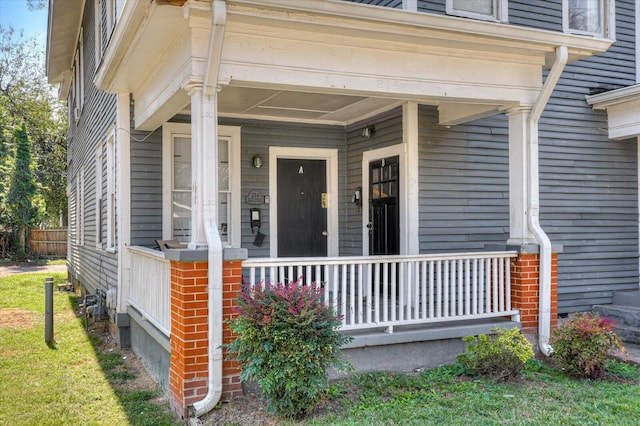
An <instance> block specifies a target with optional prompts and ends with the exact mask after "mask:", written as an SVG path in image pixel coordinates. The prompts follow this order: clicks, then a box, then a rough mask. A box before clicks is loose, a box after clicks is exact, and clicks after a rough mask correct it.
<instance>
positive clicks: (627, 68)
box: [539, 0, 638, 313]
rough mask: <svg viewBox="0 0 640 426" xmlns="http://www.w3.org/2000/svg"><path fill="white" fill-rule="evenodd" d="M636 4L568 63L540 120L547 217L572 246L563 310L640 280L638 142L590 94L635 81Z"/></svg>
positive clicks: (554, 232)
mask: <svg viewBox="0 0 640 426" xmlns="http://www.w3.org/2000/svg"><path fill="white" fill-rule="evenodd" d="M634 8H635V4H634V2H633V1H631V0H626V1H625V0H617V1H616V15H617V23H616V38H617V42H616V43H615V44H614V45H613V46H612V47H611V48H610V49H609V50H608V51H607V52H606V53H604V54H601V55H598V56H595V57H592V58H588V59H585V60H581V61H578V62H575V63H572V64H569V65H568V66H567V67H566V69H565V72H564V73H563V74H562V78H561V79H560V81H559V83H558V85H557V87H556V90H555V92H554V93H553V96H552V98H551V99H550V101H549V104H548V106H547V107H546V109H545V111H544V113H543V115H542V118H541V120H540V132H539V134H540V173H541V181H540V192H541V194H540V204H541V215H540V216H541V223H542V227H543V228H544V229H545V231H546V232H547V233H548V234H549V237H550V238H551V241H552V242H554V243H557V244H561V245H562V246H563V248H564V250H563V252H562V253H561V254H560V255H559V256H558V281H559V288H558V303H559V312H560V313H567V312H572V311H578V310H580V311H584V310H588V309H590V307H591V306H592V305H593V304H597V303H611V298H612V294H613V292H614V291H618V290H629V289H637V288H638V168H637V167H638V166H637V164H638V163H637V161H638V158H637V143H636V141H635V140H627V141H612V140H609V139H608V137H607V131H606V128H607V117H606V113H604V112H603V111H593V110H592V109H591V108H590V107H589V106H588V105H587V104H586V102H585V96H586V95H589V93H590V90H591V89H593V88H604V89H607V88H608V89H612V88H619V87H623V86H627V85H631V84H635V67H634V64H635V56H634V54H635V52H634V49H635V30H634Z"/></svg>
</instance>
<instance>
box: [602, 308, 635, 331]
mask: <svg viewBox="0 0 640 426" xmlns="http://www.w3.org/2000/svg"><path fill="white" fill-rule="evenodd" d="M593 310H594V311H595V312H598V313H599V314H600V315H601V316H605V317H608V318H611V319H612V320H614V321H617V322H618V323H620V325H627V326H631V327H640V307H635V306H627V305H595V306H593Z"/></svg>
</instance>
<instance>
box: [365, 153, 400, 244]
mask: <svg viewBox="0 0 640 426" xmlns="http://www.w3.org/2000/svg"><path fill="white" fill-rule="evenodd" d="M368 226H369V254H370V255H371V256H377V255H389V254H400V164H399V157H398V156H395V157H389V158H384V159H381V160H376V161H372V162H370V163H369V225H368Z"/></svg>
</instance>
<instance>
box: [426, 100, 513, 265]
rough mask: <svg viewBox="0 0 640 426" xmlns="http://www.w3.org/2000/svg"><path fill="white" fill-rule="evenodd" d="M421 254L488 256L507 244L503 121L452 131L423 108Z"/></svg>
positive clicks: (487, 121)
mask: <svg viewBox="0 0 640 426" xmlns="http://www.w3.org/2000/svg"><path fill="white" fill-rule="evenodd" d="M418 120H419V121H418V123H419V124H418V125H419V175H420V191H419V205H420V225H419V235H420V252H421V253H442V252H464V251H478V250H484V249H485V248H486V245H488V244H489V245H491V244H504V243H505V242H506V241H507V239H508V238H509V151H508V127H507V120H506V117H505V116H504V115H499V116H495V117H492V118H490V119H484V120H477V121H474V122H472V123H468V124H464V125H458V126H454V127H452V128H450V129H447V128H444V127H442V126H439V125H438V112H437V109H436V108H435V107H428V106H421V107H420V108H419V118H418Z"/></svg>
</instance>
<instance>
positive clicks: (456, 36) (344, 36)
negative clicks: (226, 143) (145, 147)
mask: <svg viewBox="0 0 640 426" xmlns="http://www.w3.org/2000/svg"><path fill="white" fill-rule="evenodd" d="M226 5H227V19H226V24H225V25H226V29H225V33H224V34H225V35H224V37H225V38H224V43H223V50H222V54H221V58H220V68H219V73H218V81H217V84H218V86H219V87H220V88H221V91H220V92H219V99H218V105H219V106H218V112H219V114H220V115H222V116H230V117H249V118H265V119H279V120H290V121H315V122H324V123H336V124H337V123H343V124H349V123H351V122H354V121H357V120H360V119H363V118H366V117H367V116H370V115H374V114H376V113H378V112H381V111H384V110H386V109H389V108H392V107H394V106H396V105H398V104H401V103H402V102H405V101H415V102H418V103H422V104H429V105H436V106H438V108H439V110H440V116H441V124H457V123H461V122H464V121H468V120H471V119H475V118H479V117H482V116H487V115H492V114H495V113H496V112H499V111H501V110H505V109H508V108H510V107H513V106H517V105H531V104H532V103H533V102H534V101H535V99H536V97H537V95H538V92H539V90H540V88H541V86H542V68H544V67H546V66H547V65H548V64H549V63H550V62H551V61H552V60H553V57H554V55H555V48H556V47H557V46H567V47H568V50H569V60H570V61H572V60H577V59H580V58H582V57H586V56H590V55H592V54H594V53H599V52H602V51H605V50H606V49H607V48H608V47H609V46H610V44H611V42H612V41H611V40H602V39H594V38H588V37H580V36H575V35H566V34H560V33H557V32H550V31H541V30H534V29H527V28H521V27H517V26H510V25H502V24H496V23H489V22H480V21H474V20H469V19H461V18H454V17H449V16H438V15H431V14H427V13H411V12H407V11H402V10H396V9H391V8H384V7H375V6H368V5H361V4H356V3H352V2H346V1H335V0H305V1H304V2H292V1H290V0H260V1H257V0H228V1H226ZM121 25H122V26H121ZM167 28H172V29H173V31H171V32H168V31H166V29H167ZM210 28H211V8H210V6H209V5H208V4H207V3H204V2H186V3H185V5H184V6H183V7H182V8H178V7H175V6H157V4H155V3H151V4H148V3H146V2H127V4H126V5H125V9H124V11H123V17H122V19H121V21H120V23H119V27H118V28H116V32H115V34H114V36H113V37H112V41H111V43H110V46H109V49H108V51H107V54H106V55H105V59H104V60H103V63H102V65H101V67H100V69H99V70H98V73H97V76H96V84H97V86H98V87H100V88H102V89H105V90H107V91H110V92H114V93H122V92H131V93H133V96H134V100H135V102H136V106H135V122H136V127H138V128H140V129H144V130H151V129H154V128H156V127H158V126H160V125H161V124H162V123H163V122H165V121H166V120H168V119H169V118H170V117H171V116H173V115H175V114H177V113H179V112H189V104H190V97H189V95H188V91H189V90H190V89H191V88H192V87H194V86H197V85H198V84H202V82H203V81H204V80H205V77H204V73H205V71H206V63H207V58H206V54H207V51H208V49H207V46H208V43H209V33H210ZM168 34H170V35H171V37H169V36H168ZM168 37H169V38H168ZM158 40H162V41H163V42H162V43H159V42H158Z"/></svg>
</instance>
